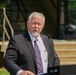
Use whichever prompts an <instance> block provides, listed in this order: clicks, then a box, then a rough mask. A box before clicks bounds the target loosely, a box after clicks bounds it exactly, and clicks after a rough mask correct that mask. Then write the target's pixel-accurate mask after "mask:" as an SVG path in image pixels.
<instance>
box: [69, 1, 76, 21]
mask: <svg viewBox="0 0 76 75" xmlns="http://www.w3.org/2000/svg"><path fill="white" fill-rule="evenodd" d="M68 9H69V10H73V11H71V12H69V16H70V17H71V18H72V19H73V20H76V0H74V1H73V0H72V1H69V2H68ZM74 10H75V11H74Z"/></svg>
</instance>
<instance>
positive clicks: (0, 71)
mask: <svg viewBox="0 0 76 75" xmlns="http://www.w3.org/2000/svg"><path fill="white" fill-rule="evenodd" d="M0 75H10V74H9V72H8V71H7V70H6V69H0Z"/></svg>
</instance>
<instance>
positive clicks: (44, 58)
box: [16, 33, 48, 75]
mask: <svg viewBox="0 0 76 75" xmlns="http://www.w3.org/2000/svg"><path fill="white" fill-rule="evenodd" d="M29 35H30V38H31V41H32V44H33V46H34V41H35V40H36V39H38V41H37V44H38V47H39V49H40V52H41V58H42V64H43V72H44V73H47V66H48V53H47V50H46V48H45V46H44V43H43V40H42V38H41V37H40V35H39V36H38V37H37V38H35V37H33V36H32V35H31V34H30V33H29ZM21 72H22V70H19V71H18V72H17V73H16V75H20V73H21Z"/></svg>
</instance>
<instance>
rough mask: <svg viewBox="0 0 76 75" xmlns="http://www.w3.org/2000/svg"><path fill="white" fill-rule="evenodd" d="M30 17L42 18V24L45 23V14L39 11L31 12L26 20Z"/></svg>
mask: <svg viewBox="0 0 76 75" xmlns="http://www.w3.org/2000/svg"><path fill="white" fill-rule="evenodd" d="M32 18H43V24H44V23H45V16H44V15H43V14H42V13H39V12H33V13H31V14H30V15H29V17H28V21H30V20H31V19H32Z"/></svg>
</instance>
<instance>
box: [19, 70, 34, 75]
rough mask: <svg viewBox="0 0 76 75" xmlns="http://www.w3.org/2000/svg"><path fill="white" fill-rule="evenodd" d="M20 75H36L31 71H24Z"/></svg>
mask: <svg viewBox="0 0 76 75" xmlns="http://www.w3.org/2000/svg"><path fill="white" fill-rule="evenodd" d="M20 75H35V74H34V73H33V72H31V71H22V72H21V73H20Z"/></svg>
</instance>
